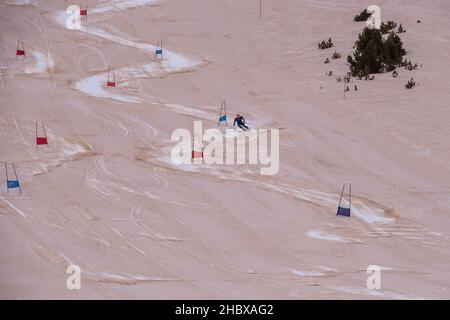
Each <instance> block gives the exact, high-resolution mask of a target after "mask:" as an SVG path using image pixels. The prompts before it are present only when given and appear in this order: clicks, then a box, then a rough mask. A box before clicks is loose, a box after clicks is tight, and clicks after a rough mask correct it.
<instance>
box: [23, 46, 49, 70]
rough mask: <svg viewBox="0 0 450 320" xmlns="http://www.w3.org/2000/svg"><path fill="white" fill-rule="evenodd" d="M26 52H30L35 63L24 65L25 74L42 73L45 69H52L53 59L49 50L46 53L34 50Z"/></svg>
mask: <svg viewBox="0 0 450 320" xmlns="http://www.w3.org/2000/svg"><path fill="white" fill-rule="evenodd" d="M28 52H31V55H32V56H33V57H34V60H35V61H36V64H35V65H34V66H27V67H25V70H24V71H25V73H26V74H35V73H44V72H45V71H46V70H47V69H50V70H52V69H53V67H54V60H53V56H52V55H51V53H50V52H47V55H45V54H43V53H41V52H39V51H36V50H31V51H30V50H28Z"/></svg>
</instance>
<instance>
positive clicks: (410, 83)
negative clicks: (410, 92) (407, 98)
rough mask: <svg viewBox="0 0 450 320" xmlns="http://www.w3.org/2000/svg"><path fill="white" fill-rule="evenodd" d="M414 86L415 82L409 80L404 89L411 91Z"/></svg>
mask: <svg viewBox="0 0 450 320" xmlns="http://www.w3.org/2000/svg"><path fill="white" fill-rule="evenodd" d="M415 86H416V82H415V81H414V79H413V78H411V80H409V81H408V82H407V83H406V84H405V88H406V89H412V88H414V87H415Z"/></svg>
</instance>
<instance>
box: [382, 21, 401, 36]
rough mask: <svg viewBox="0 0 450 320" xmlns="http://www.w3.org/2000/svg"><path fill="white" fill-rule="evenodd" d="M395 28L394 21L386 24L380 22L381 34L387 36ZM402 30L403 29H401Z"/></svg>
mask: <svg viewBox="0 0 450 320" xmlns="http://www.w3.org/2000/svg"><path fill="white" fill-rule="evenodd" d="M396 27H397V23H396V22H394V21H388V22H386V23H384V22H382V23H381V26H380V31H381V33H382V34H388V33H389V32H391V31H393V30H394V29H395V28H396ZM402 28H403V27H402Z"/></svg>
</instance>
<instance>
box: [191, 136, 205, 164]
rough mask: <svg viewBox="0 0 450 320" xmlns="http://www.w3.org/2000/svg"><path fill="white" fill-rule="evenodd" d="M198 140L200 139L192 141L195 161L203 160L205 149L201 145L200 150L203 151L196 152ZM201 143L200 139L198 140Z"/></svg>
mask: <svg viewBox="0 0 450 320" xmlns="http://www.w3.org/2000/svg"><path fill="white" fill-rule="evenodd" d="M196 138H198V137H194V139H193V140H192V159H193V160H194V159H203V148H202V146H201V144H200V149H201V151H196V150H195V147H196V146H195V140H196ZM198 140H199V141H201V140H200V139H198Z"/></svg>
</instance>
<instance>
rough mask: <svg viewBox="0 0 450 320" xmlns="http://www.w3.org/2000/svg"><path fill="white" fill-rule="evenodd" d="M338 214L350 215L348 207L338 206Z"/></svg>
mask: <svg viewBox="0 0 450 320" xmlns="http://www.w3.org/2000/svg"><path fill="white" fill-rule="evenodd" d="M336 215H338V216H344V217H350V208H342V207H338V211H337V214H336Z"/></svg>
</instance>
